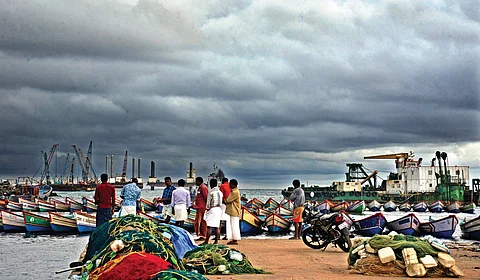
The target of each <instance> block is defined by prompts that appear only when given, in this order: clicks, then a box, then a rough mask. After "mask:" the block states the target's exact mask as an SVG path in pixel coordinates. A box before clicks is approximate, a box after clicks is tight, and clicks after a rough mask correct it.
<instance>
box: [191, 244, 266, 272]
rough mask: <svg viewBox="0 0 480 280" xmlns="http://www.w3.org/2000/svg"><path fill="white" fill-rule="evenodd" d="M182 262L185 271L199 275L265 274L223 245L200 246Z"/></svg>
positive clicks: (238, 253)
mask: <svg viewBox="0 0 480 280" xmlns="http://www.w3.org/2000/svg"><path fill="white" fill-rule="evenodd" d="M182 262H183V265H184V267H185V268H186V269H187V270H190V271H196V272H198V273H200V274H208V275H214V274H265V273H266V272H265V271H264V270H262V269H259V268H254V267H253V266H252V264H251V263H250V261H249V260H248V259H247V257H246V256H245V255H244V254H242V253H241V252H239V251H237V250H234V249H230V248H229V247H228V246H225V245H216V244H208V245H203V246H200V247H198V248H196V249H193V250H191V251H189V252H187V253H186V254H185V256H184V257H183V260H182ZM223 266H224V267H223ZM222 268H223V269H224V270H223V269H222ZM222 270H223V271H222Z"/></svg>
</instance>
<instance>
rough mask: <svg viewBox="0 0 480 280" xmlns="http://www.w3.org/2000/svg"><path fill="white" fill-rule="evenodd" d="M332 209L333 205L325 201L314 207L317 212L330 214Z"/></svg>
mask: <svg viewBox="0 0 480 280" xmlns="http://www.w3.org/2000/svg"><path fill="white" fill-rule="evenodd" d="M331 207H332V203H331V202H330V201H328V199H325V200H324V201H322V202H320V203H319V204H318V205H317V206H315V207H314V209H315V211H318V212H321V213H328V212H330V208H331Z"/></svg>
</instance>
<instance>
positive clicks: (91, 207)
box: [82, 196, 97, 213]
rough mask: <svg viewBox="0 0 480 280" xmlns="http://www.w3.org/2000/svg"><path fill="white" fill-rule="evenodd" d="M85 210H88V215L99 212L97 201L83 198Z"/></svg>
mask: <svg viewBox="0 0 480 280" xmlns="http://www.w3.org/2000/svg"><path fill="white" fill-rule="evenodd" d="M82 203H83V208H84V209H86V210H87V213H92V212H97V205H95V201H93V200H92V199H90V198H87V197H85V196H84V197H82Z"/></svg>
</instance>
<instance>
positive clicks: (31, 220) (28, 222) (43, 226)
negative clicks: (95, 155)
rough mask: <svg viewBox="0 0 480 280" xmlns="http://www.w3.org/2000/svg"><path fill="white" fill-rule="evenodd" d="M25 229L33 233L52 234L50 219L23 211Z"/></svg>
mask: <svg viewBox="0 0 480 280" xmlns="http://www.w3.org/2000/svg"><path fill="white" fill-rule="evenodd" d="M23 219H24V223H25V229H26V230H27V231H28V232H32V233H51V232H52V227H51V226H50V217H49V216H41V215H37V214H34V213H31V212H28V211H23Z"/></svg>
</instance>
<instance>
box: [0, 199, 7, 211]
mask: <svg viewBox="0 0 480 280" xmlns="http://www.w3.org/2000/svg"><path fill="white" fill-rule="evenodd" d="M7 203H8V201H7V200H6V199H0V210H7Z"/></svg>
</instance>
